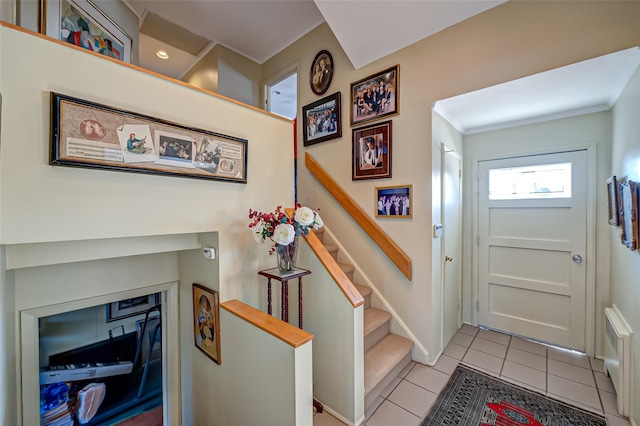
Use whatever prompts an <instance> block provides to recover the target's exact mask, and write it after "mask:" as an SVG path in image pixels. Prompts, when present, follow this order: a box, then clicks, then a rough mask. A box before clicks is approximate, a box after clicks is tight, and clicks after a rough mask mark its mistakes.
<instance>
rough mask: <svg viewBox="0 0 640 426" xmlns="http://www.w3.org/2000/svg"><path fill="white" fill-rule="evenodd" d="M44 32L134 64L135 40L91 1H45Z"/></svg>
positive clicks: (43, 5)
mask: <svg viewBox="0 0 640 426" xmlns="http://www.w3.org/2000/svg"><path fill="white" fill-rule="evenodd" d="M40 17H41V19H40V32H41V33H42V34H45V35H47V36H49V37H53V38H55V39H57V40H62V41H66V42H67V43H70V44H73V45H75V46H79V47H83V48H85V49H87V50H91V51H93V52H96V53H100V54H102V55H105V56H108V57H111V58H115V59H119V60H121V61H123V62H127V63H131V59H132V58H131V52H132V47H133V39H132V38H131V36H130V35H128V34H127V33H126V32H125V31H124V30H123V29H122V28H120V27H119V26H118V25H117V24H116V23H115V22H114V21H113V20H112V19H110V18H109V17H108V16H107V15H106V14H105V13H104V12H102V11H101V10H100V9H99V8H98V7H97V6H96V5H95V4H94V3H93V2H92V1H90V0H41V1H40Z"/></svg>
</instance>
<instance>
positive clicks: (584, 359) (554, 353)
mask: <svg viewBox="0 0 640 426" xmlns="http://www.w3.org/2000/svg"><path fill="white" fill-rule="evenodd" d="M549 358H552V359H555V360H558V361H562V362H566V363H567V364H573V365H577V366H579V367H582V368H587V369H589V370H591V364H590V363H589V357H588V356H586V355H583V354H578V353H575V352H571V351H566V350H564V349H559V348H553V347H549Z"/></svg>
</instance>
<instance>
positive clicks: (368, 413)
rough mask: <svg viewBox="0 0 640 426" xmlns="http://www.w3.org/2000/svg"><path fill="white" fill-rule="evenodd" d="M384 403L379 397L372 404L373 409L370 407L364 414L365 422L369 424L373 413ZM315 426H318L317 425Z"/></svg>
mask: <svg viewBox="0 0 640 426" xmlns="http://www.w3.org/2000/svg"><path fill="white" fill-rule="evenodd" d="M383 402H384V398H383V397H381V396H379V397H377V398H376V399H375V400H374V401H373V404H371V407H369V409H367V410H366V411H365V412H364V422H365V423H367V420H369V419H370V418H371V416H372V415H373V413H375V412H376V410H377V409H378V407H380V405H382V403H383ZM313 426H316V425H315V424H314V425H313Z"/></svg>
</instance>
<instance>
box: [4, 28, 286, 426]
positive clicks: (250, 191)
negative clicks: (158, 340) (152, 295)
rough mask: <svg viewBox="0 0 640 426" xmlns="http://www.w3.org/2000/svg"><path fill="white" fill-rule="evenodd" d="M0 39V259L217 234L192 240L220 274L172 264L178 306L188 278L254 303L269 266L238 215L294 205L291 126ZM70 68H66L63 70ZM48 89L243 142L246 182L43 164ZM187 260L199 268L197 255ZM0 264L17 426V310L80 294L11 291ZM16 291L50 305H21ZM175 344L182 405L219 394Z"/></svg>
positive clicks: (24, 299)
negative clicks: (16, 252)
mask: <svg viewBox="0 0 640 426" xmlns="http://www.w3.org/2000/svg"><path fill="white" fill-rule="evenodd" d="M0 43H1V44H0V92H1V93H2V107H3V108H2V117H1V118H2V123H1V126H0V141H1V143H0V257H1V258H2V259H4V256H5V253H6V252H7V245H11V248H14V247H22V246H24V245H27V243H34V244H37V243H47V242H61V244H62V245H63V246H64V242H72V241H78V240H92V239H102V238H105V239H116V240H117V239H118V237H123V238H120V239H122V240H127V239H128V238H127V237H139V236H154V235H166V234H194V233H211V232H214V231H217V233H216V236H215V239H212V240H211V241H209V240H207V241H205V240H203V241H202V244H213V245H214V247H215V248H216V252H217V257H218V261H217V262H218V266H217V268H219V269H216V268H212V267H211V264H210V263H205V264H198V268H197V270H196V269H195V268H193V270H189V271H188V272H189V273H188V274H185V275H184V276H183V275H182V273H183V271H182V269H183V268H182V265H180V268H179V269H180V273H181V277H180V280H181V288H180V292H181V299H182V300H184V301H185V303H186V301H188V300H189V295H190V291H191V283H192V282H195V281H192V280H198V281H201V282H204V283H205V284H206V285H208V286H209V287H211V288H214V289H218V290H219V291H220V297H221V301H225V300H229V299H234V298H237V299H239V300H242V301H243V302H245V303H248V304H250V305H252V306H255V307H263V305H264V304H265V303H266V297H264V298H263V297H262V295H263V294H262V293H261V292H260V291H256V288H257V287H258V282H260V281H261V280H259V277H258V275H257V274H256V272H257V271H259V270H261V269H265V268H266V267H271V266H272V265H273V262H274V261H273V258H272V257H269V255H268V247H267V246H263V245H258V244H256V243H255V241H254V239H253V237H252V236H251V233H250V232H249V231H248V229H247V223H248V218H247V214H248V211H249V208H253V209H258V210H262V211H271V210H272V209H273V208H275V206H276V205H279V204H281V205H285V206H291V205H293V142H292V139H293V136H292V132H291V125H292V124H291V121H290V120H287V119H282V118H278V117H274V116H271V115H269V114H265V113H263V112H261V111H258V110H255V109H252V108H247V107H245V106H242V105H238V104H236V103H233V102H230V101H228V100H225V99H222V98H219V97H216V96H213V95H212V94H207V93H203V92H201V91H198V90H195V89H192V88H188V87H184V86H183V85H179V84H176V83H175V82H171V81H167V80H164V79H159V78H158V77H156V76H151V75H148V74H146V73H144V72H141V71H140V70H137V69H132V68H129V67H126V66H124V65H121V64H118V63H113V62H110V61H106V60H104V59H103V58H100V57H97V56H95V55H91V54H88V53H85V52H83V51H78V50H76V49H72V48H70V47H67V46H65V45H60V44H57V43H52V42H49V41H47V40H43V39H40V38H38V37H35V36H32V35H29V34H26V33H23V32H21V31H17V30H14V29H10V28H7V27H0ZM24 52H30V54H29V55H24ZM69 63H73V64H75V66H74V67H72V68H69V67H65V66H63V65H64V64H69ZM96 82H100V84H96ZM50 91H56V92H59V93H64V94H67V95H71V96H75V97H78V98H81V99H85V100H88V101H93V102H97V103H101V104H104V105H110V106H114V107H117V108H121V109H124V110H128V111H135V112H138V113H142V114H146V115H149V116H152V117H158V118H162V119H166V120H170V121H174V122H177V123H181V124H185V125H189V126H193V127H196V128H201V129H206V130H211V131H216V132H219V133H223V134H226V135H230V136H234V137H238V138H243V139H247V140H248V163H247V178H248V182H247V183H246V184H238V183H230V182H220V181H210V180H195V179H185V178H178V177H164V176H153V175H142V174H133V173H122V172H115V171H101V170H91V169H85V168H65V167H52V166H49V164H48V158H49V126H50V111H49V95H50V94H49V92H50ZM274 164H276V165H277V167H274ZM132 216H133V217H135V218H136V219H135V220H132V219H131V218H132ZM194 256H195V255H194ZM197 258H198V259H200V260H201V263H202V262H204V261H205V259H204V257H203V256H202V253H198V255H197ZM2 259H0V260H2ZM195 263H197V262H195ZM0 265H2V267H1V268H0V318H2V322H1V326H0V339H1V341H2V343H3V345H2V350H1V351H0V371H1V372H2V373H3V377H4V378H5V380H3V381H2V384H1V385H0V395H2V396H3V401H4V402H5V405H4V406H5V407H7V409H6V410H5V409H3V410H2V411H3V412H2V414H1V417H0V420H2V421H3V423H2V424H3V425H5V424H6V425H16V424H18V423H17V422H16V418H17V409H18V400H17V397H16V395H15V389H16V386H15V384H16V383H17V382H18V380H19V377H18V376H17V375H16V374H15V371H16V365H19V362H20V361H19V359H18V360H17V361H16V359H15V356H16V353H18V352H17V347H18V346H19V342H20V336H19V334H18V333H17V330H16V324H17V322H16V318H17V316H18V315H19V312H17V310H19V309H23V308H26V307H27V306H28V307H33V306H34V305H33V303H35V301H37V303H41V304H43V303H55V302H57V303H62V302H64V300H65V298H69V299H72V298H74V297H78V296H81V295H82V294H85V293H83V292H78V291H72V290H70V289H69V288H67V287H59V288H58V289H59V290H64V291H56V289H55V288H52V287H47V291H42V289H38V288H27V287H24V288H22V287H21V288H20V291H17V289H16V285H15V280H14V278H13V275H14V271H6V270H5V269H4V265H5V262H4V261H3V262H1V263H0ZM163 265H164V264H163ZM167 265H168V263H167ZM173 266H175V265H173ZM205 272H206V273H205ZM123 273H126V271H123ZM183 278H184V282H183ZM205 280H206V282H205ZM138 285H139V284H138ZM125 287H126V288H123V287H117V286H116V287H114V286H105V285H99V286H98V287H97V288H96V287H95V286H91V287H90V289H91V290H92V291H93V290H95V291H96V292H101V293H100V294H103V293H104V292H109V291H124V290H127V289H129V287H127V286H125ZM74 288H75V287H74ZM80 288H83V287H80ZM27 290H29V291H30V292H33V293H35V294H41V295H43V296H44V295H54V296H55V299H54V300H51V298H49V299H47V300H46V301H42V300H41V299H39V298H36V299H34V298H29V297H28V293H25V292H26V291H27ZM84 291H89V288H86V289H84ZM52 297H53V296H52ZM60 298H62V299H60ZM18 302H19V303H20V304H19V305H17V303H18ZM181 315H182V318H181V324H185V325H187V327H188V324H190V323H191V320H192V318H191V312H190V310H189V309H187V308H184V307H183V309H182V310H181ZM184 339H185V340H184V342H185V343H184V344H183V345H181V346H180V348H181V349H182V351H183V352H182V353H181V361H182V362H181V366H182V370H183V374H186V372H187V371H191V370H192V369H195V368H196V367H197V368H198V370H194V371H196V374H195V375H194V380H193V381H189V382H185V384H184V385H183V388H182V391H183V392H191V393H192V394H193V398H190V399H189V401H188V402H189V403H192V402H193V403H195V404H199V405H200V406H206V405H207V404H208V403H209V402H208V401H210V400H219V399H220V396H221V393H222V392H224V387H223V386H220V387H217V386H216V387H212V388H211V392H210V393H207V394H202V393H201V392H200V388H201V387H202V386H205V385H206V383H205V380H206V378H207V377H209V376H210V375H211V374H214V375H215V374H218V373H211V372H210V371H208V370H209V369H211V370H213V369H216V368H217V369H220V368H224V364H223V365H222V366H216V365H215V364H213V363H211V362H210V361H208V360H206V362H204V361H203V362H198V363H192V358H191V357H192V356H193V355H194V354H193V352H196V351H197V349H196V348H195V347H194V345H193V343H192V340H191V339H192V334H186V332H185V336H184ZM187 354H188V356H187ZM16 363H18V364H16ZM197 371H207V373H204V374H198V373H197ZM190 386H191V387H192V388H190ZM179 391H180V389H178V388H176V389H173V390H172V392H179ZM184 412H185V411H183V413H184ZM198 414H203V415H206V413H202V412H197V413H194V414H193V417H192V419H193V423H191V424H203V423H206V421H207V420H205V418H200V417H198ZM185 424H189V423H185Z"/></svg>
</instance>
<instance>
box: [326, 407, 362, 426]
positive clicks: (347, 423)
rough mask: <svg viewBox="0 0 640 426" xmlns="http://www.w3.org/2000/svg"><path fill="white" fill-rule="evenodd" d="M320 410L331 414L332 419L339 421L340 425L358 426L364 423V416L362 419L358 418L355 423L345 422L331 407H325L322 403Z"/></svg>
mask: <svg viewBox="0 0 640 426" xmlns="http://www.w3.org/2000/svg"><path fill="white" fill-rule="evenodd" d="M322 408H323V411H325V412H327V413H329V414H331V415H332V416H333V417H335V418H336V419H338V420H340V421H341V422H342V423H344V424H346V425H347V426H360V425H361V424H363V423H364V414H363V415H362V417H360V418H359V419H358V420H357V421H356V422H355V423H354V422H352V421H349V420H347V419H346V418H344V417H342V416H341V415H340V414H338V413H337V412H336V411H335V410H333V409H332V408H331V407H329V406H327V405H325V404H324V403H322Z"/></svg>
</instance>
